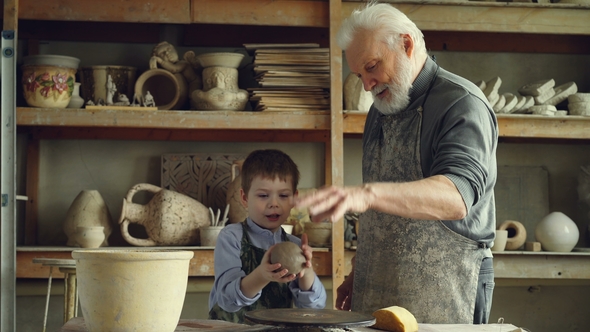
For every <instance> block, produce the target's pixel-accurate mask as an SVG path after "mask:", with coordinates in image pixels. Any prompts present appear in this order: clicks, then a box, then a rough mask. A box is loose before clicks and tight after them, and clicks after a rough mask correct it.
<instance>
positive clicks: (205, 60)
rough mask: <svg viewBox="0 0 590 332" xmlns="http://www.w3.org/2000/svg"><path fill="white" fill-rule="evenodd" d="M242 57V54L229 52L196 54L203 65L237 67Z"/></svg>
mask: <svg viewBox="0 0 590 332" xmlns="http://www.w3.org/2000/svg"><path fill="white" fill-rule="evenodd" d="M243 58H244V55H243V54H240V53H230V52H217V53H205V54H201V55H198V56H197V60H199V62H200V63H201V66H203V67H229V68H238V67H239V66H240V63H242V59H243Z"/></svg>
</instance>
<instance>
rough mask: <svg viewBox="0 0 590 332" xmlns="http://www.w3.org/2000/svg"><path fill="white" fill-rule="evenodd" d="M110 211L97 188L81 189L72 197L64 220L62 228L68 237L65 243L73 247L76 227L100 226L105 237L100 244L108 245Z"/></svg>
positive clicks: (111, 221)
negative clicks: (72, 199)
mask: <svg viewBox="0 0 590 332" xmlns="http://www.w3.org/2000/svg"><path fill="white" fill-rule="evenodd" d="M112 224H113V219H112V217H111V212H110V211H109V208H108V206H107V204H106V203H105V201H104V200H103V199H102V196H101V195H100V193H99V192H98V190H82V191H81V192H80V193H79V194H78V196H76V198H75V199H74V201H73V202H72V204H71V205H70V208H69V209H68V212H67V213H66V220H65V221H64V225H63V230H64V232H65V233H66V236H67V237H68V242H67V245H68V246H70V247H74V246H76V245H77V241H76V238H75V236H76V227H78V226H102V227H104V234H105V239H104V241H103V243H102V244H101V245H102V246H108V245H109V243H108V238H109V235H110V234H111V232H112V231H113V226H112Z"/></svg>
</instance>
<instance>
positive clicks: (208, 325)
mask: <svg viewBox="0 0 590 332" xmlns="http://www.w3.org/2000/svg"><path fill="white" fill-rule="evenodd" d="M269 330H274V331H276V330H277V327H276V326H268V325H243V324H234V323H229V322H225V321H221V320H207V319H181V320H180V321H179V323H178V327H177V328H176V330H174V331H175V332H204V331H211V332H234V331H243V332H255V331H269ZM348 330H349V331H355V332H376V331H380V330H377V329H372V328H370V327H355V328H349V329H348ZM419 331H420V332H522V330H520V329H519V328H517V327H516V326H514V325H512V324H488V325H465V324H419ZM57 332H88V330H87V329H86V325H85V324H84V318H82V317H74V318H72V319H71V320H69V321H68V322H67V323H66V324H65V325H64V326H63V327H62V328H61V329H60V330H59V331H57Z"/></svg>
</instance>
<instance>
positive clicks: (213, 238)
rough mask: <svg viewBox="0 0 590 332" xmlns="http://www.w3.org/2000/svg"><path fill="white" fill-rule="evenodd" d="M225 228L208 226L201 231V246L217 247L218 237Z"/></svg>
mask: <svg viewBox="0 0 590 332" xmlns="http://www.w3.org/2000/svg"><path fill="white" fill-rule="evenodd" d="M223 227H224V226H206V227H202V228H201V229H199V232H200V233H201V246H203V247H215V244H217V237H218V236H219V232H221V230H222V229H223Z"/></svg>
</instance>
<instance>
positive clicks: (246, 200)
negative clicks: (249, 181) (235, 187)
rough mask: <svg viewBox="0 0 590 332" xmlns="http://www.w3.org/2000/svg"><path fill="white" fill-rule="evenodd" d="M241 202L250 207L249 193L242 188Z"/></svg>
mask: <svg viewBox="0 0 590 332" xmlns="http://www.w3.org/2000/svg"><path fill="white" fill-rule="evenodd" d="M240 203H242V206H243V207H245V208H248V195H246V193H245V192H244V189H242V188H240Z"/></svg>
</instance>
